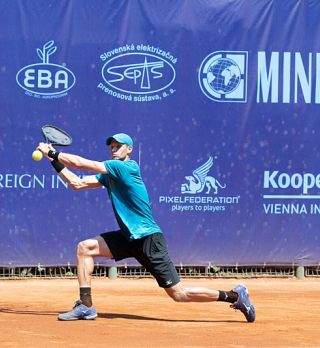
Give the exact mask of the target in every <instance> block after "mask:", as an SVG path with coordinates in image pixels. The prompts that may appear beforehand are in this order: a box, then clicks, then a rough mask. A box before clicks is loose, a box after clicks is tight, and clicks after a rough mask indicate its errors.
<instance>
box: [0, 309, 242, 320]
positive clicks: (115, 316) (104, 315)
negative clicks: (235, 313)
mask: <svg viewBox="0 0 320 348" xmlns="http://www.w3.org/2000/svg"><path fill="white" fill-rule="evenodd" d="M61 312H62V311H61ZM0 313H6V314H15V315H17V314H23V315H35V316H49V315H50V316H55V317H57V316H58V314H59V313H60V312H53V311H35V310H30V309H22V310H17V309H10V308H0ZM98 318H103V319H128V320H148V321H150V320H151V321H162V322H176V323H240V322H242V320H203V319H167V318H154V317H147V316H143V315H135V314H127V313H98Z"/></svg>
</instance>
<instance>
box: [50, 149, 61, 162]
mask: <svg viewBox="0 0 320 348" xmlns="http://www.w3.org/2000/svg"><path fill="white" fill-rule="evenodd" d="M59 153H60V152H59V151H55V150H49V152H48V156H49V157H50V158H53V159H55V160H58V156H59Z"/></svg>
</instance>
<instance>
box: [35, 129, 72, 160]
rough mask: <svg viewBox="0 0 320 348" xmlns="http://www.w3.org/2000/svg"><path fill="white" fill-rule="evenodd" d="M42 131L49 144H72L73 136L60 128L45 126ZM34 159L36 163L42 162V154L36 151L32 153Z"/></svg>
mask: <svg viewBox="0 0 320 348" xmlns="http://www.w3.org/2000/svg"><path fill="white" fill-rule="evenodd" d="M41 131H42V134H43V136H44V138H45V141H46V143H47V144H51V145H56V146H69V145H71V144H72V138H71V136H70V135H69V134H68V133H67V132H66V131H64V130H62V129H60V128H58V127H55V126H51V125H45V126H43V127H42V128H41ZM32 158H33V159H34V160H35V161H40V160H41V159H42V152H41V151H39V150H35V151H34V152H33V153H32Z"/></svg>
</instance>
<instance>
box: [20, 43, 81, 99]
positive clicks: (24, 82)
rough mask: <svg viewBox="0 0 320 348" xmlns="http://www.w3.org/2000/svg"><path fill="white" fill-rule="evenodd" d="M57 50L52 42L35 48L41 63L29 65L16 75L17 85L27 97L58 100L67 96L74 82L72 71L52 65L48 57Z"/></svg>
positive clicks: (62, 66)
mask: <svg viewBox="0 0 320 348" xmlns="http://www.w3.org/2000/svg"><path fill="white" fill-rule="evenodd" d="M56 50H57V47H56V46H54V41H53V40H51V41H48V42H46V43H45V44H44V45H43V47H42V49H40V48H37V54H38V57H39V58H40V59H41V63H36V64H30V65H27V66H25V67H23V68H22V69H20V70H19V71H18V73H17V75H16V81H17V83H18V85H19V86H20V87H21V88H22V89H24V90H25V91H26V92H25V93H26V94H27V95H29V96H33V97H36V98H44V99H49V98H60V97H63V96H66V95H67V91H68V90H69V89H71V88H72V87H73V86H74V84H75V81H76V78H75V75H74V74H73V72H72V71H70V70H69V69H68V68H66V67H65V66H64V65H59V64H52V63H50V62H49V57H50V56H51V55H53V53H55V52H56Z"/></svg>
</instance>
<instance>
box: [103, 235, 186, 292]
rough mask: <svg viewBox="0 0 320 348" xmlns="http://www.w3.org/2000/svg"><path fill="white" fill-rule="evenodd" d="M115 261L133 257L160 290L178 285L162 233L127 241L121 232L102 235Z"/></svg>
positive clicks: (176, 274)
mask: <svg viewBox="0 0 320 348" xmlns="http://www.w3.org/2000/svg"><path fill="white" fill-rule="evenodd" d="M101 237H102V238H103V239H104V240H105V242H106V243H107V245H108V247H109V249H110V251H111V253H112V255H113V258H114V259H115V260H116V261H119V260H122V259H126V258H129V257H134V258H135V259H136V260H137V261H138V262H139V263H141V265H142V266H143V267H145V268H146V270H147V271H148V272H150V273H151V274H152V275H153V276H154V277H155V278H156V280H157V282H158V284H159V286H160V287H162V288H171V287H172V286H174V285H176V284H178V283H179V281H180V279H179V275H178V273H177V270H176V269H175V267H174V265H173V263H172V261H171V259H170V256H169V254H168V249H167V245H166V241H165V239H164V236H163V234H162V233H154V234H151V235H149V236H146V237H143V238H141V239H134V240H131V241H128V240H127V239H126V238H125V237H124V236H123V235H122V233H121V231H113V232H106V233H102V234H101Z"/></svg>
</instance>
